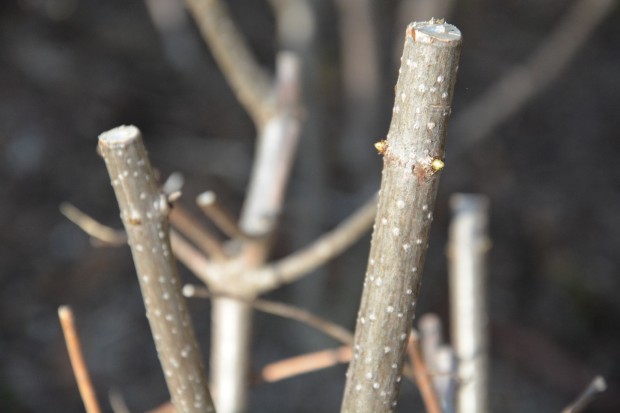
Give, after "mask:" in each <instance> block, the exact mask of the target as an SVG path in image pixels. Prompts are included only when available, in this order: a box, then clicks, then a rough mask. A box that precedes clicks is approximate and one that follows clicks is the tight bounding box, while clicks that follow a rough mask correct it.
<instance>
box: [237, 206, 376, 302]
mask: <svg viewBox="0 0 620 413" xmlns="http://www.w3.org/2000/svg"><path fill="white" fill-rule="evenodd" d="M376 212H377V197H376V196H373V197H372V198H371V199H369V200H368V201H367V202H366V203H365V204H364V205H362V206H361V207H359V208H358V209H356V210H355V211H354V212H353V213H352V214H351V215H350V216H349V217H347V218H346V219H345V220H344V221H342V222H341V223H340V224H338V226H337V227H336V228H334V229H333V230H331V231H329V232H327V233H325V234H323V235H322V236H320V237H319V238H318V239H316V240H315V241H314V242H313V243H312V244H310V245H309V246H307V247H305V248H303V249H301V250H299V251H296V252H294V253H293V254H291V255H289V256H287V257H285V258H283V259H281V260H279V261H277V262H275V263H272V264H269V265H267V266H265V267H263V268H260V269H258V270H256V271H255V272H254V273H252V274H250V275H248V281H249V282H251V283H253V284H255V285H256V288H257V290H258V291H260V292H267V291H270V290H273V289H275V288H277V287H279V286H281V285H283V284H288V283H291V282H293V281H297V280H298V279H300V278H301V277H302V276H304V275H306V274H308V273H310V272H312V271H313V270H314V269H316V268H318V267H320V266H321V265H323V264H325V263H326V262H328V261H329V260H331V259H332V258H334V257H336V256H337V255H339V254H341V253H342V252H343V251H345V250H346V249H347V248H349V247H350V246H351V245H352V244H354V243H355V242H356V241H357V240H358V239H359V238H360V237H362V236H363V235H364V234H365V233H366V232H367V231H368V230H369V229H370V227H371V226H372V223H373V221H374V219H375V215H376Z"/></svg>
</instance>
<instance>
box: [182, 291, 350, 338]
mask: <svg viewBox="0 0 620 413" xmlns="http://www.w3.org/2000/svg"><path fill="white" fill-rule="evenodd" d="M183 295H185V296H186V297H200V298H214V297H226V298H232V299H234V300H240V301H242V302H245V303H247V304H249V305H250V306H252V308H254V309H256V310H259V311H262V312H265V313H269V314H273V315H277V316H280V317H284V318H289V319H291V320H295V321H299V322H301V323H304V324H306V325H308V326H310V327H312V328H314V329H316V330H319V331H320V332H322V333H323V334H325V335H327V336H329V337H332V338H333V339H335V340H337V341H339V342H340V343H342V344H348V345H351V344H352V343H353V334H352V333H351V332H350V331H348V330H347V329H345V328H343V327H341V326H339V325H337V324H335V323H332V322H331V321H328V320H325V319H323V318H321V317H318V316H316V315H314V314H312V313H310V312H308V311H306V310H303V309H301V308H299V307H295V306H292V305H288V304H283V303H277V302H274V301H268V300H260V299H254V300H247V299H245V298H243V297H236V296H234V295H230V294H223V293H217V292H212V291H209V290H208V289H206V288H203V287H198V286H195V285H189V284H188V285H185V286H184V287H183Z"/></svg>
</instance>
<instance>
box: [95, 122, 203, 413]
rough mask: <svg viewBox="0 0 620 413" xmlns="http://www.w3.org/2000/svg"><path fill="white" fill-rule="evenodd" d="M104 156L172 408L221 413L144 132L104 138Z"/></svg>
mask: <svg viewBox="0 0 620 413" xmlns="http://www.w3.org/2000/svg"><path fill="white" fill-rule="evenodd" d="M99 152H100V153H101V155H102V156H103V159H104V160H105V163H106V166H107V169H108V173H109V175H110V179H111V181H112V187H113V188H114V192H115V194H116V198H117V201H118V204H119V207H120V210H121V218H122V221H123V225H124V226H125V231H126V232H127V237H128V240H129V246H130V247H131V253H132V256H133V260H134V264H135V267H136V272H137V274H138V280H139V282H140V289H141V290H142V296H143V299H144V304H145V306H146V314H147V318H148V319H149V324H150V326H151V332H152V334H153V338H154V340H155V346H156V348H157V353H158V356H159V360H160V362H161V365H162V368H163V371H164V375H165V379H166V383H167V385H168V390H169V391H170V395H171V397H172V402H173V404H174V406H175V408H176V410H177V412H179V413H207V412H209V413H210V412H215V408H214V406H213V402H212V400H211V395H210V393H209V389H208V387H207V380H206V374H205V370H204V365H203V361H202V357H201V355H200V349H199V348H198V344H197V342H196V337H195V334H194V329H193V327H192V324H191V319H190V314H189V311H188V309H187V305H186V303H185V299H184V298H183V296H182V295H181V286H180V279H179V274H178V272H177V268H176V264H175V261H174V257H173V255H172V252H171V247H170V240H169V234H168V231H169V223H168V212H169V205H168V201H167V199H166V196H165V195H164V194H163V193H161V192H160V191H159V189H158V187H157V182H156V180H155V176H154V174H153V170H152V169H151V165H150V162H149V159H148V156H147V153H146V149H145V148H144V144H143V142H142V137H141V135H140V131H139V130H138V129H137V128H136V127H134V126H121V127H118V128H115V129H112V130H110V131H107V132H105V133H103V134H101V135H100V136H99Z"/></svg>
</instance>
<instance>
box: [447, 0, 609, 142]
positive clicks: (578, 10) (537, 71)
mask: <svg viewBox="0 0 620 413" xmlns="http://www.w3.org/2000/svg"><path fill="white" fill-rule="evenodd" d="M616 4H617V2H616V1H614V0H577V1H575V2H574V3H573V5H572V6H571V8H570V9H569V10H568V12H567V13H566V15H565V16H564V17H563V18H562V20H561V21H560V23H558V24H557V26H556V27H555V29H554V30H553V31H552V32H551V34H549V35H548V36H547V37H546V39H545V40H544V41H542V42H541V44H540V46H539V47H538V49H536V51H534V53H533V54H532V55H531V56H530V57H529V58H528V59H527V61H526V62H525V63H523V64H521V65H517V66H516V67H515V68H513V69H512V70H511V71H509V72H508V73H506V74H505V75H504V76H502V77H501V78H500V79H499V80H498V81H496V82H495V83H494V84H493V85H492V86H491V87H489V88H488V89H487V91H485V93H484V94H483V95H482V96H480V97H479V98H478V99H477V100H476V101H474V102H473V103H470V104H468V105H467V106H466V107H465V109H464V110H462V111H461V112H460V113H459V115H458V116H456V117H455V119H454V121H453V122H452V125H453V128H454V130H455V131H457V132H458V135H459V139H458V142H456V143H457V145H458V146H455V148H454V149H455V151H462V150H463V149H465V148H466V147H467V146H471V145H472V144H475V143H476V142H479V141H481V140H483V139H485V138H486V137H487V136H489V135H490V133H491V132H492V131H493V130H494V129H495V127H497V126H498V125H499V124H500V123H502V122H503V121H505V120H507V119H508V118H510V117H511V116H512V115H514V114H515V113H516V112H518V111H519V110H520V109H521V108H522V107H523V106H524V105H525V104H526V103H527V101H528V100H530V99H531V98H532V97H533V96H535V95H536V94H538V93H540V92H541V91H542V90H543V89H544V88H545V87H547V86H548V85H549V84H550V83H551V82H552V81H553V80H554V79H556V78H557V76H558V74H559V73H560V72H561V71H562V70H564V68H565V67H566V66H567V65H568V63H569V62H570V60H571V59H572V58H573V57H574V56H575V54H576V53H577V52H578V51H579V50H580V49H581V47H582V46H583V45H584V43H585V42H586V40H587V39H588V37H589V36H590V35H591V34H592V32H593V31H594V29H595V28H596V27H597V26H598V24H599V23H601V22H602V21H603V19H604V18H605V17H606V16H607V15H608V14H609V12H610V11H611V10H612V8H613V7H614V6H615V5H616ZM454 153H456V152H453V154H454Z"/></svg>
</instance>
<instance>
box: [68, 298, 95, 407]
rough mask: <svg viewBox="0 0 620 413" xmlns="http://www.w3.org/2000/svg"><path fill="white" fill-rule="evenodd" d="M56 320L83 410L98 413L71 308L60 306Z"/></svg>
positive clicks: (93, 390)
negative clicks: (65, 346) (60, 327)
mask: <svg viewBox="0 0 620 413" xmlns="http://www.w3.org/2000/svg"><path fill="white" fill-rule="evenodd" d="M58 318H60V325H61V326H62V332H63V334H64V336H65V343H66V344H67V351H68V352H69V359H70V360H71V367H72V368H73V374H74V376H75V381H76V382H77V385H78V389H79V391H80V396H82V402H83V403H84V408H85V409H86V412H87V413H100V412H101V408H100V407H99V402H98V401H97V395H96V394H95V389H94V388H93V384H92V382H91V380H90V374H89V373H88V369H87V367H86V363H85V362H84V356H83V355H82V346H81V345H80V338H79V337H78V334H77V331H76V329H75V320H74V319H73V311H71V308H70V307H68V306H61V307H60V308H59V309H58Z"/></svg>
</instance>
